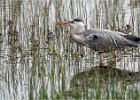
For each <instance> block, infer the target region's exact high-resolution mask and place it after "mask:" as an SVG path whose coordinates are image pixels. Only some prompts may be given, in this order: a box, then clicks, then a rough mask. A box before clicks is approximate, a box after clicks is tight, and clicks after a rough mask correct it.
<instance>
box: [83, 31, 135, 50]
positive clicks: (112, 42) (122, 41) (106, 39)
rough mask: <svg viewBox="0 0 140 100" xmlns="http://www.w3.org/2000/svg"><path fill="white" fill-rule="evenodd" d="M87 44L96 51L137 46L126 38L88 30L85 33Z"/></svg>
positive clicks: (111, 33)
mask: <svg viewBox="0 0 140 100" xmlns="http://www.w3.org/2000/svg"><path fill="white" fill-rule="evenodd" d="M84 36H85V43H86V44H87V45H88V46H89V47H90V48H93V49H94V50H100V49H101V50H105V51H106V50H109V49H118V48H124V47H126V46H137V43H135V42H132V41H129V39H126V38H125V37H123V36H121V35H120V34H117V33H115V32H112V31H107V30H87V31H85V33H84Z"/></svg>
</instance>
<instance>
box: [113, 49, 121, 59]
mask: <svg viewBox="0 0 140 100" xmlns="http://www.w3.org/2000/svg"><path fill="white" fill-rule="evenodd" d="M111 53H112V55H113V56H112V57H113V59H116V60H117V61H120V60H121V59H122V56H121V55H120V54H119V51H112V52H111Z"/></svg>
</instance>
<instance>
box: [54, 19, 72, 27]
mask: <svg viewBox="0 0 140 100" xmlns="http://www.w3.org/2000/svg"><path fill="white" fill-rule="evenodd" d="M71 23H73V20H65V21H56V25H61V26H70V24H71Z"/></svg>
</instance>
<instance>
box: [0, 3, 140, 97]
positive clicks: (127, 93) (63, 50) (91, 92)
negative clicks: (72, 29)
mask: <svg viewBox="0 0 140 100" xmlns="http://www.w3.org/2000/svg"><path fill="white" fill-rule="evenodd" d="M139 12H140V7H139V0H1V1H0V81H1V82H0V99H1V100H11V99H12V100H28V99H31V100H32V99H33V100H34V99H35V100H39V99H40V100H44V99H52V100H55V99H126V100H127V99H134V100H136V99H137V100H139V99H140V92H139V91H140V83H139V80H140V79H139V74H140V73H139V69H140V68H139V67H140V64H139V62H140V55H139V49H136V50H129V51H125V52H119V53H120V54H121V55H122V57H121V60H117V59H115V62H114V61H112V58H111V56H110V55H111V54H110V53H107V54H105V56H106V59H105V61H104V62H105V63H107V64H109V65H107V66H106V67H105V68H106V69H104V68H101V69H99V68H97V67H98V64H99V57H98V55H96V53H95V52H93V51H92V50H90V49H89V48H86V47H83V46H81V45H77V44H75V43H73V42H72V41H71V39H70V37H69V35H70V34H69V28H63V27H61V26H57V25H56V23H55V22H56V21H57V20H63V19H71V18H77V17H79V18H82V19H83V20H84V21H85V23H86V24H87V28H100V29H109V30H113V31H116V30H118V31H123V30H124V27H125V26H126V25H130V26H131V33H130V34H134V35H136V36H140V13H139ZM100 71H101V72H100ZM105 73H106V74H105Z"/></svg>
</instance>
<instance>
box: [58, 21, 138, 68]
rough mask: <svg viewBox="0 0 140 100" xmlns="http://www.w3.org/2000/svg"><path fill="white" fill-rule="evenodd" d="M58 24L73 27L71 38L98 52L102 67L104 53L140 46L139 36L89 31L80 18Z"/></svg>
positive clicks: (115, 32) (107, 31) (108, 31)
mask: <svg viewBox="0 0 140 100" xmlns="http://www.w3.org/2000/svg"><path fill="white" fill-rule="evenodd" d="M58 23H59V24H61V25H66V26H70V27H71V32H70V37H71V38H72V40H73V41H74V42H76V43H78V44H82V45H84V46H87V47H89V48H91V49H93V50H94V51H95V52H98V54H99V59H100V66H103V65H104V64H103V56H102V53H106V52H109V51H114V50H124V49H126V48H129V47H139V46H140V44H139V43H140V38H139V37H137V36H134V35H129V34H124V33H122V32H117V31H111V30H104V29H87V28H86V25H85V23H84V21H83V20H82V19H80V18H75V19H72V20H65V21H61V22H58Z"/></svg>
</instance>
